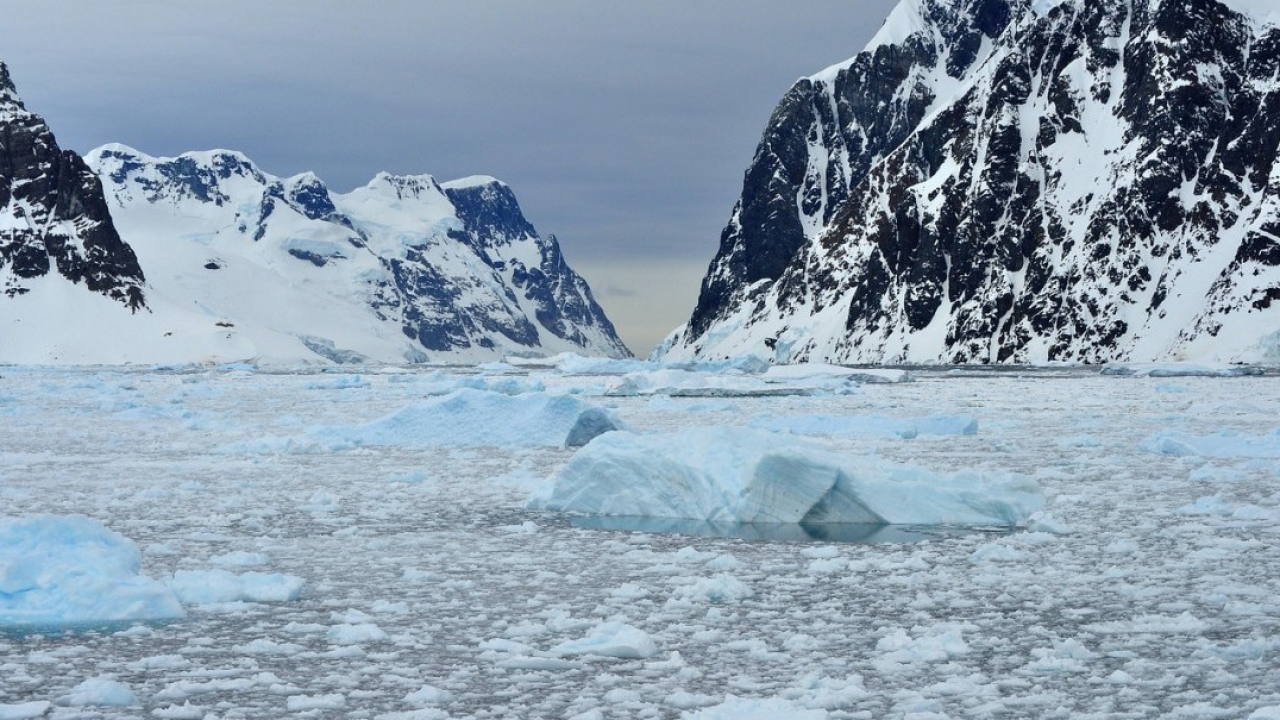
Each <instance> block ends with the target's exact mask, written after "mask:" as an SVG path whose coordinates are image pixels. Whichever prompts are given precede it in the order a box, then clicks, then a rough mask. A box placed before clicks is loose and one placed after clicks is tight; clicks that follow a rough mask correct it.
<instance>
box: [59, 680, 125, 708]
mask: <svg viewBox="0 0 1280 720" xmlns="http://www.w3.org/2000/svg"><path fill="white" fill-rule="evenodd" d="M57 703H58V704H59V705H69V706H71V707H84V706H88V705H120V706H122V705H137V704H138V696H137V695H134V694H133V690H131V689H129V686H128V685H125V684H124V683H122V682H120V681H119V680H112V679H111V678H107V677H97V678H90V679H88V680H85V681H84V682H82V683H80V684H79V685H77V686H75V687H73V688H71V691H70V692H68V693H67V694H66V695H63V696H61V697H59V698H58V700H57Z"/></svg>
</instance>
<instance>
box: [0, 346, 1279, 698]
mask: <svg viewBox="0 0 1280 720" xmlns="http://www.w3.org/2000/svg"><path fill="white" fill-rule="evenodd" d="M517 365H518V366H519V367H514V368H513V367H512V366H517ZM327 369H328V370H329V371H330V372H320V371H318V370H316V369H307V368H299V369H288V368H273V369H270V370H265V369H255V368H253V367H251V366H239V367H230V368H201V367H186V368H171V369H158V370H147V369H110V368H85V369H58V368H39V367H13V366H6V367H0V515H3V516H5V517H8V518H11V519H22V518H30V517H32V516H36V515H40V514H47V515H49V516H53V517H66V516H69V515H82V516H84V517H87V518H91V519H93V520H94V521H96V522H97V523H100V524H101V526H102V527H104V528H105V529H106V530H109V531H110V532H111V533H115V534H117V535H118V536H119V537H120V538H125V539H127V541H128V543H129V544H130V545H124V543H123V542H116V541H115V540H113V541H112V542H113V543H116V547H117V548H119V547H124V548H126V549H127V548H128V547H129V546H132V547H135V548H136V551H137V553H138V555H137V556H135V557H137V559H138V560H139V565H138V566H137V568H136V573H137V575H136V577H145V578H152V579H154V580H155V581H156V583H157V584H163V585H164V587H166V588H167V587H170V585H169V582H170V581H171V580H172V581H176V584H177V585H178V586H179V587H181V588H183V590H184V592H183V594H184V595H185V597H186V600H182V604H183V605H184V609H185V614H186V617H185V618H177V619H173V620H170V621H166V622H164V623H158V624H157V623H154V622H151V621H146V622H139V623H138V624H133V625H132V626H129V627H121V626H113V627H111V628H107V629H99V630H97V631H94V632H76V633H50V634H41V633H35V634H31V633H27V634H22V635H13V634H5V633H0V717H5V716H7V717H55V718H68V719H69V718H73V717H74V718H86V719H88V718H114V717H146V718H166V717H168V718H181V717H188V718H190V717H197V718H204V717H217V718H285V717H322V718H339V717H365V718H370V719H371V720H379V719H380V718H381V719H382V720H415V719H424V720H425V719H428V718H429V719H431V720H445V719H449V718H452V719H455V720H490V719H495V718H504V717H519V718H555V719H564V718H579V720H615V719H617V718H632V717H646V718H655V719H656V720H675V719H677V718H689V719H690V720H694V719H701V720H709V719H710V718H734V719H735V720H743V719H744V718H778V717H784V718H789V719H790V720H802V719H803V720H824V719H825V720H836V719H840V720H847V719H848V718H882V717H883V718H942V717H949V718H954V719H956V720H959V719H960V718H973V719H974V720H982V719H985V718H993V719H996V720H1003V719H1005V718H1045V717H1089V718H1134V717H1143V718H1146V717H1171V718H1215V717H1231V718H1245V719H1248V718H1254V720H1261V719H1262V718H1275V717H1280V692H1277V688H1280V584H1278V583H1280V580H1278V579H1280V458H1278V457H1276V455H1275V453H1274V452H1273V451H1272V449H1273V448H1274V447H1275V443H1276V441H1277V438H1278V437H1280V435H1277V434H1276V432H1275V430H1276V427H1277V425H1280V420H1277V416H1276V412H1275V409H1276V408H1277V407H1280V375H1277V374H1276V373H1275V372H1274V371H1268V374H1263V375H1256V376H1245V377H1197V376H1189V375H1186V374H1184V375H1182V376H1180V377H1178V378H1177V382H1176V385H1177V388H1178V392H1168V391H1167V390H1168V387H1169V383H1170V382H1171V381H1170V380H1169V379H1168V378H1160V377H1144V376H1142V375H1141V374H1137V373H1135V374H1131V375H1125V376H1102V375H1100V374H1099V373H1098V371H1097V369H1090V368H1075V369H1073V368H1053V369H1034V370H1033V369H1026V368H1008V369H1003V370H1001V371H987V370H978V369H973V368H965V369H959V370H958V371H957V372H952V371H951V370H950V369H945V370H930V369H912V370H911V371H910V373H911V375H912V377H913V378H914V382H895V383H883V384H877V383H871V382H867V381H857V382H859V383H860V384H859V385H857V386H856V387H851V386H850V384H849V378H848V377H844V376H840V375H837V374H835V371H831V373H832V374H831V377H832V380H831V381H830V384H826V385H824V384H823V381H822V380H821V377H822V376H824V375H827V374H828V373H827V371H822V372H818V371H817V370H818V369H815V368H798V369H790V370H787V371H786V372H785V373H781V374H782V375H784V376H786V377H779V378H777V379H779V380H785V381H786V382H787V383H791V382H793V380H794V377H792V376H793V375H794V376H796V377H798V376H803V377H806V378H810V380H806V387H805V388H804V391H805V392H804V394H797V395H785V396H773V397H757V396H752V395H750V394H745V395H728V394H726V395H724V396H722V397H715V398H710V399H708V398H702V399H697V398H686V397H681V396H680V395H678V394H668V395H661V396H654V395H645V394H636V395H628V396H607V395H605V392H607V390H608V387H609V386H610V384H611V383H612V382H613V380H615V379H618V378H621V377H622V376H624V375H625V374H627V373H637V372H648V371H650V370H653V371H655V372H656V371H658V370H662V369H664V368H648V367H647V366H645V365H644V364H642V363H638V362H637V361H628V362H621V361H604V360H588V359H580V358H579V359H574V358H564V359H561V360H560V361H557V362H552V363H547V362H543V363H541V364H540V365H538V364H526V365H522V364H520V363H511V365H508V366H506V367H497V366H493V367H491V368H487V369H486V368H481V369H477V368H466V369H453V368H427V369H423V368H377V367H361V368H353V369H350V370H348V369H345V368H336V367H334V368H327ZM665 369H671V368H665ZM677 369H684V370H690V371H696V372H704V373H713V374H724V375H726V376H728V375H731V374H734V373H737V374H738V376H743V375H754V376H763V375H765V373H763V372H760V368H759V367H756V366H753V365H752V364H750V363H745V364H744V363H729V362H726V363H724V364H721V365H711V364H708V365H706V366H690V367H683V368H677ZM774 374H775V375H778V373H774ZM814 378H817V379H814ZM702 384H704V385H706V386H726V385H732V384H733V382H732V381H720V380H710V379H708V380H707V381H706V382H705V383H702ZM462 388H472V389H479V390H486V391H491V392H502V393H504V394H512V395H513V396H517V395H521V394H523V393H524V392H525V391H538V392H543V393H546V394H547V396H557V395H572V396H574V397H578V398H581V399H582V400H583V401H584V402H585V403H587V404H589V405H592V406H596V407H600V408H603V409H605V410H607V411H609V412H610V413H613V414H615V415H616V416H617V417H618V419H619V420H620V421H623V422H625V424H626V425H627V426H629V427H630V428H631V431H632V432H633V433H634V434H635V435H638V436H644V437H659V436H662V435H666V434H673V433H681V432H684V431H688V430H690V429H696V428H710V427H731V428H735V427H736V428H743V429H751V428H754V429H756V430H759V429H761V428H772V429H776V430H777V431H780V432H782V433H783V434H785V435H789V436H790V439H791V440H799V441H805V442H808V443H812V444H814V445H817V446H820V447H821V448H822V449H823V451H824V452H830V453H833V454H834V455H836V456H838V457H840V458H852V457H868V458H874V459H875V460H876V461H877V462H878V463H882V464H883V465H884V466H885V467H904V466H909V467H914V468H918V469H919V470H920V471H921V472H924V473H928V474H929V475H930V476H934V477H947V476H951V475H955V474H957V473H971V474H973V475H974V476H976V477H983V478H993V477H1003V476H1021V477H1027V478H1030V479H1031V480H1033V481H1034V482H1035V483H1036V485H1037V486H1038V487H1039V488H1040V490H1041V492H1042V494H1043V499H1044V509H1043V510H1040V511H1038V512H1035V513H1032V514H1031V515H1030V516H1028V517H1026V519H1025V520H1024V521H1022V522H1023V524H1025V530H1024V531H1018V532H1013V533H1009V534H999V533H974V534H965V535H958V536H947V537H938V538H935V539H933V540H932V541H930V542H916V543H877V544H845V543H840V542H837V541H836V540H835V539H827V540H823V541H821V542H792V541H784V542H773V541H766V542H759V541H750V542H749V541H745V540H743V539H740V538H733V537H720V536H715V535H701V534H677V533H666V532H648V531H631V532H605V531H601V530H595V529H587V528H581V527H575V526H573V525H572V524H570V523H569V522H568V521H565V520H564V519H562V518H560V517H558V516H557V517H555V519H554V520H552V519H550V516H548V515H547V514H546V513H544V512H533V511H530V510H528V509H526V508H525V502H526V500H527V498H528V497H529V495H530V494H531V493H532V492H534V491H535V489H537V488H538V487H540V486H542V484H543V483H544V482H545V480H546V479H547V478H554V477H556V476H558V475H559V474H560V473H561V472H562V471H563V470H564V469H565V468H566V467H567V466H568V465H569V464H570V463H571V462H573V458H574V457H575V455H576V454H577V453H579V452H582V451H581V450H580V449H575V448H569V447H564V445H565V440H566V437H565V435H563V434H561V433H562V432H563V433H567V432H568V431H569V429H571V427H572V425H571V424H568V425H561V424H560V421H559V419H555V422H554V423H553V422H551V420H552V419H553V418H561V417H564V418H568V417H569V415H568V414H565V415H563V416H562V415H560V414H559V413H551V414H543V413H542V412H541V411H539V412H538V413H536V414H531V415H522V417H534V418H541V419H542V420H546V421H548V422H547V423H546V424H544V425H541V427H544V428H551V427H552V426H553V425H554V426H555V428H556V432H555V433H554V435H553V434H551V433H550V432H549V431H548V433H547V434H546V438H547V440H546V442H545V443H544V442H538V443H518V442H515V441H512V439H511V438H512V436H511V433H510V430H509V428H506V427H502V426H501V424H502V423H503V422H504V421H506V420H508V419H509V418H511V417H515V416H516V413H515V412H514V410H516V409H519V408H521V407H525V406H524V405H521V404H518V403H517V404H513V405H509V406H508V405H504V403H503V402H502V401H500V400H497V399H496V398H492V397H489V396H486V399H485V400H484V401H483V402H477V403H471V404H469V405H468V407H470V408H472V409H474V410H476V412H480V410H479V409H480V408H486V407H489V408H500V407H504V408H506V409H507V410H508V411H510V412H509V413H508V414H507V415H505V416H504V415H500V414H499V415H493V416H488V417H476V416H475V415H474V414H471V411H467V412H466V413H460V414H457V415H450V416H449V417H453V418H454V420H455V421H454V422H442V423H435V422H433V423H431V424H428V423H426V422H423V423H422V424H417V421H418V420H420V419H422V418H427V417H429V418H444V417H445V413H444V409H443V407H442V406H437V405H435V404H432V403H430V402H429V400H430V399H431V398H440V397H444V396H446V395H448V394H449V393H450V392H453V390H456V389H462ZM1162 388H1163V389H1162ZM561 402H563V401H561ZM529 407H530V408H532V407H533V405H532V404H531V405H530V406H529ZM545 407H547V408H552V406H551V405H547V406H545ZM407 408H412V410H409V411H406V409H407ZM424 408H426V410H424ZM431 409H440V411H441V412H440V413H434V411H432V412H427V410H431ZM402 411H406V412H403V413H402ZM433 413H434V414H433ZM481 415H483V413H481ZM930 417H945V418H954V419H961V418H964V419H971V420H972V421H973V422H974V423H976V431H975V432H972V433H968V432H965V431H964V428H967V427H969V426H968V425H967V424H966V425H964V426H960V425H959V424H955V425H954V427H953V428H952V429H953V430H954V429H955V428H959V429H960V430H961V431H960V432H946V433H931V432H923V431H922V430H921V427H920V425H919V421H920V420H921V419H922V418H930ZM831 418H858V419H859V420H858V421H857V422H856V423H846V424H845V425H841V426H837V425H836V424H834V423H832V421H831V420H830V419H831ZM869 418H874V419H876V426H875V428H872V429H878V430H884V429H885V427H890V428H894V427H896V428H898V429H899V430H901V429H902V428H903V427H906V426H904V425H902V423H915V426H914V427H915V428H916V432H915V433H914V435H915V437H908V435H911V434H912V433H910V432H898V431H888V432H872V431H870V430H868V429H867V427H866V426H864V424H863V423H864V422H870V420H866V419H869ZM542 420H539V422H542ZM881 420H883V421H884V423H880V421H881ZM409 421H413V422H409ZM891 421H892V422H891ZM576 422H577V421H576V419H575V420H574V423H576ZM855 425H856V427H855ZM410 427H415V428H416V427H423V428H426V427H435V428H436V429H437V430H440V431H441V432H440V436H438V437H436V438H433V439H431V440H422V441H419V439H417V438H415V437H413V432H412V431H409V428H410ZM322 429H324V430H322ZM907 429H908V430H909V429H910V427H907ZM384 430H386V431H388V432H385V433H384V432H382V431H384ZM401 430H404V431H405V432H403V433H400V431H401ZM864 430H867V431H865V432H864ZM330 431H332V432H334V433H336V434H335V435H334V436H333V437H329V436H327V435H325V433H326V432H330ZM455 433H456V435H454V434H455ZM611 434H613V433H606V434H605V435H602V436H601V437H600V438H597V439H596V440H593V441H592V442H599V441H601V440H603V439H604V438H607V437H609V435H611ZM451 435H453V436H454V438H455V440H458V442H444V441H443V440H444V439H446V438H447V437H449V436H451ZM584 522H589V521H587V520H584ZM600 522H610V520H609V519H601V520H600ZM57 537H59V538H64V539H65V538H67V537H69V536H68V535H61V534H60V535H58V536H57ZM113 537H114V536H113ZM127 554H128V553H123V554H120V555H119V557H121V558H125V557H126V555H127ZM0 556H3V554H2V553H0ZM117 567H122V566H117ZM123 567H126V568H127V567H132V565H131V564H126V565H125V566H123ZM24 573H25V571H24ZM250 573H260V574H261V575H251V574H250ZM266 576H278V579H275V580H272V581H271V582H270V583H268V584H266V585H259V583H258V581H262V582H264V583H265V582H266V579H265V578H266ZM63 577H64V578H66V577H69V576H63ZM86 577H91V576H86ZM289 578H298V579H299V580H300V581H302V584H301V586H299V585H298V583H297V582H296V581H293V580H290V579H289ZM268 588H270V590H268ZM188 591H189V592H188ZM295 592H296V594H295ZM280 598H292V599H280ZM180 600H181V598H180ZM127 622H128V621H126V623H127ZM115 702H122V703H123V702H136V704H130V705H128V706H127V708H125V707H119V706H115V707H112V706H111V704H112V703H115Z"/></svg>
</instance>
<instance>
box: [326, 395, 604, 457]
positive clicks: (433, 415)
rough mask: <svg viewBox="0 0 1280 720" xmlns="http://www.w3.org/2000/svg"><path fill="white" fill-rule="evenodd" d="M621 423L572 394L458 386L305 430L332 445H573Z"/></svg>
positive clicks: (582, 443) (577, 444)
mask: <svg viewBox="0 0 1280 720" xmlns="http://www.w3.org/2000/svg"><path fill="white" fill-rule="evenodd" d="M622 427H623V425H622V423H621V421H619V420H618V419H617V417H616V416H615V415H614V414H613V412H612V411H610V410H607V409H605V408H601V407H598V406H595V405H591V404H589V403H586V402H584V401H582V400H580V399H578V398H576V397H573V396H571V395H554V394H547V393H527V394H524V395H514V396H513V395H504V394H502V393H496V392H488V391H484V390H471V389H463V390H457V391H455V392H452V393H450V394H448V395H445V396H443V397H439V398H432V399H430V400H426V401H424V402H420V403H415V404H413V405H409V406H408V407H405V408H402V409H400V410H398V411H396V412H394V413H392V414H390V415H387V416H386V417H383V418H380V419H378V420H374V421H372V422H369V423H365V424H363V425H347V426H331V427H317V428H314V429H312V430H311V433H310V434H311V436H312V437H313V438H315V439H316V440H317V441H319V442H321V443H325V444H328V445H330V446H333V447H345V446H352V445H354V446H388V445H396V446H404V447H435V446H440V445H470V446H546V447H564V446H567V447H577V446H579V445H585V444H586V443H587V442H588V441H589V440H591V439H592V438H593V437H595V436H596V435H599V434H602V433H606V432H609V431H611V430H617V429H620V428H622Z"/></svg>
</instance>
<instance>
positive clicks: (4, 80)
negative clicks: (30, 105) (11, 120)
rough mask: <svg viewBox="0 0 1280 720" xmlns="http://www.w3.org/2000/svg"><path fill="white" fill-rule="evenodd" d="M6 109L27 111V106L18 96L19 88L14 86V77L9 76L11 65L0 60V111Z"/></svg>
mask: <svg viewBox="0 0 1280 720" xmlns="http://www.w3.org/2000/svg"><path fill="white" fill-rule="evenodd" d="M6 110H9V111H13V110H18V111H25V110H26V106H24V105H23V104H22V100H20V99H19V98H18V89H17V88H15V87H14V85H13V79H12V78H10V77H9V66H7V65H5V64H4V61H3V60H0V112H4V111H6Z"/></svg>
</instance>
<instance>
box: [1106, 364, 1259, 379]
mask: <svg viewBox="0 0 1280 720" xmlns="http://www.w3.org/2000/svg"><path fill="white" fill-rule="evenodd" d="M1101 373H1102V374H1103V375H1120V376H1133V377H1153V378H1165V377H1244V376H1248V375H1261V374H1263V370H1262V368H1260V367H1254V366H1251V365H1231V364H1229V363H1111V364H1108V365H1104V366H1103V367H1102V370H1101Z"/></svg>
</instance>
